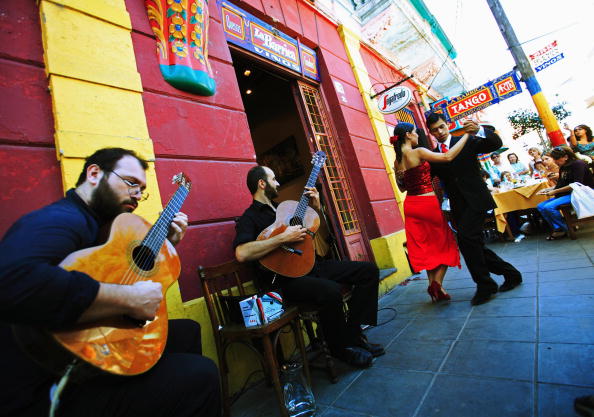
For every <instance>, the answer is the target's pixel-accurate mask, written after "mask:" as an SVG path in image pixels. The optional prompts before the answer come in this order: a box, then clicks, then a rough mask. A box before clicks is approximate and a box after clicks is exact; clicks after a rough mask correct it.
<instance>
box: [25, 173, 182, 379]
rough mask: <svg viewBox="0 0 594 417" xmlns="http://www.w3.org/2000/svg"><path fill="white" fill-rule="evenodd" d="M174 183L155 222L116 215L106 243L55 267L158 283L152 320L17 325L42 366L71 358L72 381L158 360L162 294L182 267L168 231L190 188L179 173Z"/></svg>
mask: <svg viewBox="0 0 594 417" xmlns="http://www.w3.org/2000/svg"><path fill="white" fill-rule="evenodd" d="M173 183H174V184H178V185H179V187H178V189H177V190H176V192H175V194H174V195H173V196H172V197H171V199H170V201H169V202H168V203H167V206H166V207H165V209H164V210H163V212H162V213H161V215H160V216H159V218H158V220H157V221H156V223H155V224H154V225H152V226H151V224H150V223H148V222H147V221H146V220H144V219H143V218H142V217H140V216H137V215H135V214H132V213H123V214H120V215H119V216H117V217H116V218H115V219H114V221H113V223H112V225H111V229H110V234H109V238H108V240H107V242H106V243H105V244H103V245H101V246H96V247H92V248H87V249H82V250H79V251H76V252H74V253H72V254H70V255H68V256H67V257H66V258H65V259H64V260H63V261H62V262H61V263H60V265H59V266H60V267H62V268H64V269H66V270H69V271H71V270H76V271H81V272H84V273H87V274H89V275H90V276H92V277H93V278H94V279H96V280H97V281H100V282H105V283H109V284H122V285H131V284H134V283H135V282H138V281H143V280H145V281H147V280H151V281H154V282H160V283H161V284H162V286H163V301H162V302H161V304H160V306H159V309H158V311H157V314H156V316H155V318H154V319H153V320H151V321H148V322H139V321H136V320H134V319H131V318H126V317H121V318H114V319H111V320H109V321H101V322H93V323H85V324H83V325H77V326H76V327H75V328H71V329H67V330H64V331H57V332H53V333H49V332H41V331H38V330H37V329H34V328H31V327H23V326H18V327H15V334H16V336H17V339H18V340H19V343H20V344H21V345H22V346H23V348H24V349H25V350H26V351H28V352H29V353H30V354H31V355H32V356H33V358H34V359H35V360H37V361H38V362H39V363H40V364H41V365H43V366H44V367H46V368H48V369H49V370H50V371H53V372H55V373H58V374H62V373H64V370H65V369H66V367H68V366H70V365H71V364H72V363H73V360H74V362H75V364H76V366H77V367H79V368H82V369H79V370H77V371H76V372H75V375H76V376H75V378H74V379H84V378H85V377H86V376H88V375H89V374H90V375H92V374H94V373H97V369H100V370H103V371H105V372H108V373H112V374H117V375H137V374H141V373H143V372H146V371H147V370H149V369H150V368H151V367H152V366H153V365H154V364H155V363H157V361H158V360H159V358H160V357H161V354H162V353H163V349H164V348H165V343H166V341H167V305H166V303H165V292H166V291H167V288H169V286H171V284H173V283H174V282H175V281H176V280H177V278H178V276H179V273H180V269H181V268H180V261H179V257H178V255H177V252H176V251H175V249H174V247H173V245H172V244H171V243H170V242H169V241H168V240H167V234H168V231H169V225H170V224H171V221H172V220H173V217H174V216H175V213H177V212H179V209H180V208H181V206H182V204H183V202H184V200H185V199H186V197H187V195H188V193H189V191H190V188H191V182H190V181H189V180H188V178H187V177H186V176H185V175H184V174H183V173H180V174H177V175H175V176H174V177H173ZM56 342H57V343H56ZM86 365H92V366H91V367H89V366H86ZM95 368H97V369H95Z"/></svg>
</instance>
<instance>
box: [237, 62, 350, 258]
mask: <svg viewBox="0 0 594 417" xmlns="http://www.w3.org/2000/svg"><path fill="white" fill-rule="evenodd" d="M232 57H233V65H234V67H235V73H236V75H237V81H238V85H239V89H240V91H241V98H242V100H243V105H244V107H245V112H246V115H247V118H248V123H249V126H250V133H251V136H252V141H253V144H254V149H255V151H256V159H257V161H258V163H259V164H261V165H266V166H268V167H270V168H271V169H272V170H273V171H275V174H276V178H277V180H278V182H279V183H280V188H279V198H278V199H277V202H281V201H285V200H299V199H300V198H301V195H302V193H303V189H304V186H305V183H306V182H307V178H308V176H309V174H310V171H311V156H312V153H313V151H314V149H313V145H310V144H309V143H308V140H307V136H306V134H305V130H304V127H303V122H302V121H301V118H300V116H299V110H298V108H297V104H296V102H295V96H294V94H293V84H294V80H293V79H292V78H291V77H290V75H286V74H283V73H282V72H281V71H278V72H277V71H275V70H274V69H273V68H269V67H267V66H264V65H262V64H259V63H257V62H255V61H254V60H251V59H249V58H247V57H245V56H244V55H243V54H240V53H237V52H232ZM320 180H321V179H320ZM320 180H319V181H320ZM319 181H318V182H319ZM318 189H320V187H318ZM321 195H322V196H323V193H321ZM323 203H324V199H323V198H322V204H323ZM323 205H324V204H323ZM325 207H326V209H325V210H323V213H322V215H321V216H320V217H321V218H320V221H321V225H320V229H319V231H318V233H317V234H316V239H315V242H316V252H317V254H318V255H319V256H322V257H330V258H341V256H340V251H339V249H338V246H337V241H336V239H335V238H334V236H335V234H334V233H333V232H332V230H333V229H332V225H331V224H329V223H330V222H329V221H328V219H327V214H328V206H327V205H326V206H325ZM330 215H332V214H330Z"/></svg>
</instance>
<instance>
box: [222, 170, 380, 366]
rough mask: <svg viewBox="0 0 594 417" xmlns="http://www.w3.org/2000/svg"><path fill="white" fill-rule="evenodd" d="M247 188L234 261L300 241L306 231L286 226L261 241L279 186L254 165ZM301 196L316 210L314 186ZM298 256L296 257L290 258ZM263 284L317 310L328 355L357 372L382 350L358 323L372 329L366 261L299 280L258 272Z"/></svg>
mask: <svg viewBox="0 0 594 417" xmlns="http://www.w3.org/2000/svg"><path fill="white" fill-rule="evenodd" d="M247 186H248V189H249V191H250V193H251V194H252V197H253V203H252V205H251V206H250V207H249V208H248V209H247V210H246V211H245V212H244V213H243V215H242V216H241V218H240V219H239V221H238V223H237V226H236V232H237V234H236V237H235V240H234V242H233V246H234V248H235V257H236V258H237V260H238V261H239V262H247V261H256V260H258V259H260V258H262V257H264V256H266V255H267V254H269V253H270V252H272V251H274V250H276V249H277V248H279V247H281V246H283V245H286V244H290V243H291V242H299V241H303V240H304V239H305V236H306V234H307V231H306V229H305V228H304V227H302V226H300V225H294V226H289V227H287V228H286V230H284V231H283V232H282V233H280V234H277V235H274V236H272V237H270V238H268V239H265V240H257V238H258V235H259V234H260V232H262V231H263V230H264V229H266V228H267V227H268V226H270V225H271V224H273V223H274V222H275V218H276V204H275V203H273V201H272V200H273V199H274V198H276V197H278V192H277V188H278V187H279V183H278V182H277V181H276V179H275V175H274V172H273V171H272V170H271V169H270V168H268V167H264V166H255V167H253V168H252V169H250V171H249V172H248V175H247ZM304 193H305V194H306V195H307V196H309V198H310V205H311V206H312V207H313V208H314V209H315V210H320V196H319V193H318V191H317V190H316V189H315V187H308V188H306V189H305V191H304ZM295 256H299V255H297V254H296V255H295ZM261 275H262V277H263V281H264V282H263V284H265V285H267V286H269V287H272V288H273V289H277V290H280V291H281V292H282V294H283V298H284V299H286V300H287V301H289V302H294V303H305V304H313V305H315V306H319V307H320V315H321V321H322V327H323V330H324V334H325V335H326V339H327V342H328V345H329V346H328V347H329V349H330V352H331V353H332V355H333V356H335V357H337V358H338V359H340V360H342V361H344V362H346V363H348V364H350V365H352V366H356V367H362V368H365V367H369V366H371V362H372V360H373V357H374V356H380V355H382V354H383V353H384V349H383V348H382V347H381V346H380V345H377V344H373V343H369V342H368V341H367V339H366V338H365V336H364V335H363V333H362V332H361V325H362V324H369V325H376V324H377V299H378V286H379V271H378V268H377V267H376V266H375V265H374V264H372V263H370V262H355V261H335V260H326V261H317V262H316V263H315V265H314V267H313V269H312V270H311V272H309V273H308V274H306V275H305V276H302V277H299V278H288V277H284V276H280V275H277V276H274V275H275V274H273V273H271V272H270V271H265V270H262V272H261ZM344 284H347V285H351V286H352V287H353V289H352V297H351V299H350V301H349V319H348V321H347V320H346V319H345V315H344V312H343V306H342V294H341V290H342V286H343V285H344Z"/></svg>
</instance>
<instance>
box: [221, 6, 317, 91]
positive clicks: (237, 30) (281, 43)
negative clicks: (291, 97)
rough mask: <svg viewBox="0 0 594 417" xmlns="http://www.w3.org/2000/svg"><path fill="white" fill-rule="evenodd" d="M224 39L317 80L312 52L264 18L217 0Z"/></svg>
mask: <svg viewBox="0 0 594 417" xmlns="http://www.w3.org/2000/svg"><path fill="white" fill-rule="evenodd" d="M219 4H220V6H221V18H222V22H223V30H224V32H225V37H226V38H227V41H228V42H231V43H232V44H235V45H237V46H240V47H241V48H243V49H246V50H248V51H250V52H253V53H255V54H257V55H260V56H261V57H264V58H266V59H268V60H270V61H273V62H275V63H277V64H279V65H282V66H284V67H286V68H289V69H291V70H293V71H296V72H298V73H300V74H302V75H303V76H305V77H308V78H311V79H314V80H316V81H319V80H320V78H319V72H318V58H317V54H316V52H315V51H314V50H313V49H311V48H308V47H307V46H305V45H303V44H301V43H300V42H299V41H298V40H297V39H293V38H291V37H290V36H288V35H285V34H284V33H282V32H281V31H279V30H278V29H276V28H274V27H272V26H270V25H269V24H267V23H265V22H264V21H262V20H260V19H258V18H257V17H255V16H253V15H251V14H250V13H248V12H246V11H244V10H242V9H240V8H239V7H237V6H235V5H233V4H231V3H229V2H227V1H224V0H222V1H219Z"/></svg>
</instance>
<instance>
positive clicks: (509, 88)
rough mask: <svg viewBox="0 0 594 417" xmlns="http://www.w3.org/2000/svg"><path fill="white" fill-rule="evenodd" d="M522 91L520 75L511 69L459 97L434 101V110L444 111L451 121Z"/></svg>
mask: <svg viewBox="0 0 594 417" xmlns="http://www.w3.org/2000/svg"><path fill="white" fill-rule="evenodd" d="M521 92H522V87H521V86H520V80H519V79H518V76H517V75H516V73H515V71H510V72H508V73H507V74H504V75H502V76H501V77H498V78H496V79H494V80H491V81H489V82H487V83H485V84H483V85H481V86H480V87H477V88H475V89H473V90H470V91H469V92H467V93H464V94H462V95H460V96H458V97H454V98H452V99H449V100H441V101H439V103H438V105H435V103H434V104H433V105H432V107H433V108H434V110H432V111H438V112H440V113H443V114H444V115H445V117H446V119H447V121H448V122H450V123H451V122H454V121H456V120H458V119H461V118H463V117H466V116H469V115H471V114H472V113H476V112H477V111H479V110H482V109H484V108H486V107H489V106H490V105H492V104H495V103H499V102H500V101H501V100H505V99H508V98H510V97H513V96H515V95H516V94H519V93H521Z"/></svg>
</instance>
